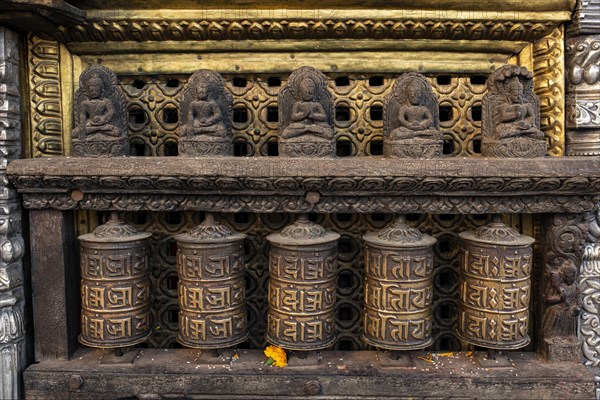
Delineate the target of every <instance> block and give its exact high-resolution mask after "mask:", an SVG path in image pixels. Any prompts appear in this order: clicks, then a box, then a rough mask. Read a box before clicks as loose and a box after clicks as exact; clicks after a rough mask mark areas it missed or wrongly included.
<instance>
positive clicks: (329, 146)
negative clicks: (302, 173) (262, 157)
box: [278, 67, 335, 157]
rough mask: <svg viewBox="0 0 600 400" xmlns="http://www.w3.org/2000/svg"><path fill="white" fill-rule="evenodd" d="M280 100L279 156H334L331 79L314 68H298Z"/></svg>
mask: <svg viewBox="0 0 600 400" xmlns="http://www.w3.org/2000/svg"><path fill="white" fill-rule="evenodd" d="M278 101H279V155H280V156H283V157H329V156H333V154H334V150H335V147H334V145H333V99H332V96H331V93H329V89H328V88H327V77H325V75H324V74H323V73H322V72H320V71H317V70H316V69H314V68H312V67H301V68H298V69H297V70H295V71H294V72H292V74H291V75H290V77H289V79H288V84H287V86H286V87H284V88H283V89H282V90H281V92H280V93H279V100H278Z"/></svg>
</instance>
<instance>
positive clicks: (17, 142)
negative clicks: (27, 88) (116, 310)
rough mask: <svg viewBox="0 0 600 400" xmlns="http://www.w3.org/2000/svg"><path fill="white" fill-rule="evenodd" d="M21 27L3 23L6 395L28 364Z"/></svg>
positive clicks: (1, 304) (0, 103)
mask: <svg viewBox="0 0 600 400" xmlns="http://www.w3.org/2000/svg"><path fill="white" fill-rule="evenodd" d="M19 104H20V100H19V51H18V35H17V33H15V32H13V31H11V30H9V29H8V28H5V27H0V154H1V156H2V158H1V160H2V161H1V163H0V398H3V399H14V398H19V397H20V396H21V382H20V380H21V379H20V378H21V372H22V371H23V369H24V368H25V366H26V362H27V357H26V349H25V320H24V315H23V314H24V307H23V305H24V295H23V261H22V259H23V253H24V247H25V245H24V242H23V237H22V233H21V205H20V201H19V198H18V197H17V194H16V192H15V191H14V189H12V187H11V185H10V184H9V183H8V179H7V177H6V166H7V164H8V161H10V160H12V159H16V158H20V157H21V122H20V118H21V116H20V105H19Z"/></svg>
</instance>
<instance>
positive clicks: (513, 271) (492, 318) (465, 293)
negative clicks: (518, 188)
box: [458, 217, 534, 350]
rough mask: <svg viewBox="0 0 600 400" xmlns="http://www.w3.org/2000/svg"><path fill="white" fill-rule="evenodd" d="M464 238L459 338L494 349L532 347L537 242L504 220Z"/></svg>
mask: <svg viewBox="0 0 600 400" xmlns="http://www.w3.org/2000/svg"><path fill="white" fill-rule="evenodd" d="M459 236H460V239H461V253H462V254H461V267H460V303H459V327H458V334H459V336H460V337H461V338H462V339H463V340H465V341H467V342H469V343H471V344H473V345H476V346H482V347H487V348H489V349H497V350H502V349H518V348H521V347H523V346H526V345H527V344H528V343H529V341H530V338H529V335H528V333H527V331H528V324H529V296H530V292H531V280H530V276H531V263H532V258H533V249H532V246H531V245H532V243H533V242H534V239H533V238H531V237H529V236H525V235H521V234H520V233H519V232H517V231H516V230H515V229H512V228H510V227H508V226H506V225H504V224H503V223H502V221H501V219H500V217H495V218H494V220H493V221H492V222H491V223H489V224H488V225H485V226H483V227H481V228H479V229H477V230H475V231H468V232H462V233H460V234H459Z"/></svg>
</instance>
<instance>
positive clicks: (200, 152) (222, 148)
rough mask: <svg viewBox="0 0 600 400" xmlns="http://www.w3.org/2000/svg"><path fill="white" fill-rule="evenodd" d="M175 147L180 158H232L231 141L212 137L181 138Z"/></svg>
mask: <svg viewBox="0 0 600 400" xmlns="http://www.w3.org/2000/svg"><path fill="white" fill-rule="evenodd" d="M177 147H178V153H179V155H180V156H189V157H196V156H203V157H220V156H233V143H232V142H231V140H229V139H226V138H219V137H214V136H206V135H202V136H194V137H183V138H181V139H179V143H178V145H177Z"/></svg>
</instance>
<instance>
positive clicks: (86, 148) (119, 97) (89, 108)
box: [72, 65, 129, 157]
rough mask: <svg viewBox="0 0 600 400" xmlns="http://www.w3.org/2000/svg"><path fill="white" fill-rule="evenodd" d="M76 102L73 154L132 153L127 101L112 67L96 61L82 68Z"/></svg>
mask: <svg viewBox="0 0 600 400" xmlns="http://www.w3.org/2000/svg"><path fill="white" fill-rule="evenodd" d="M74 102H75V129H73V132H72V136H73V155H74V156H76V157H116V156H126V155H129V142H128V140H127V120H126V114H125V110H126V109H127V102H126V101H125V96H124V94H123V92H122V91H121V88H120V87H119V86H118V83H117V76H116V75H115V73H114V72H113V71H111V70H110V69H108V68H106V67H104V66H102V65H93V66H91V67H90V68H88V69H86V70H85V71H84V72H82V74H81V76H80V77H79V89H77V91H76V92H75V98H74Z"/></svg>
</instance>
